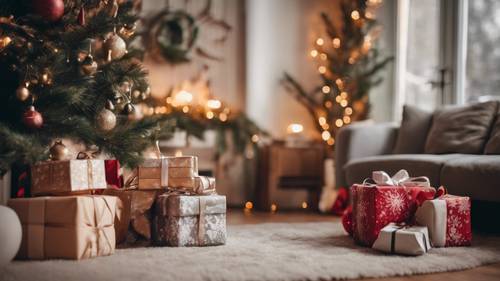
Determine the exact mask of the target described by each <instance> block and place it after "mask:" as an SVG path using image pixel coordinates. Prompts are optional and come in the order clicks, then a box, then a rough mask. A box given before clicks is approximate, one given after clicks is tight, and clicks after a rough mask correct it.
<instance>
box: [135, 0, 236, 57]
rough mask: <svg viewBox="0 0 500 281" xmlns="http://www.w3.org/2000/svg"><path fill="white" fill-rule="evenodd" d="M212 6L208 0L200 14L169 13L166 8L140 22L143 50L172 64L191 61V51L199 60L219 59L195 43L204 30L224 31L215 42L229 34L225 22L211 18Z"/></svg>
mask: <svg viewBox="0 0 500 281" xmlns="http://www.w3.org/2000/svg"><path fill="white" fill-rule="evenodd" d="M186 1H188V0H186ZM211 7H212V1H211V0H207V1H206V4H205V6H204V8H203V9H202V10H201V12H199V13H198V14H197V15H193V14H191V13H189V12H188V11H187V10H171V9H170V7H169V5H167V7H166V8H165V9H163V10H161V11H160V12H158V13H157V14H155V15H152V16H150V17H147V18H145V19H143V21H144V26H145V32H144V33H143V34H142V40H143V44H144V46H145V48H146V50H147V51H148V52H149V53H150V54H151V56H152V57H153V58H154V59H156V60H157V61H166V62H169V63H172V64H178V63H185V62H189V61H191V57H192V56H193V52H194V54H195V55H198V56H200V57H202V58H206V59H210V60H219V61H220V60H222V59H221V58H219V57H216V56H214V55H212V54H210V53H209V52H207V51H206V50H205V49H204V48H203V47H202V46H200V45H198V44H197V43H198V38H199V34H200V32H201V30H202V29H203V27H208V26H213V27H215V28H220V29H222V30H223V32H222V36H221V37H219V38H213V39H212V40H213V41H214V42H215V43H224V42H225V41H226V39H227V35H228V33H229V31H231V26H230V25H229V24H228V23H227V22H225V21H224V20H221V19H216V18H215V17H214V16H213V15H212V13H211Z"/></svg>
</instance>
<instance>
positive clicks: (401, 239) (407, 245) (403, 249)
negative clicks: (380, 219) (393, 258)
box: [372, 223, 431, 256]
mask: <svg viewBox="0 0 500 281" xmlns="http://www.w3.org/2000/svg"><path fill="white" fill-rule="evenodd" d="M372 248H373V249H376V250H379V251H382V252H386V253H390V254H402V255H410V256H418V255H423V254H425V253H427V251H429V249H430V248H431V242H430V240H429V232H428V229H427V227H426V226H405V225H398V224H395V223H390V224H388V225H387V226H386V227H384V228H382V230H381V231H380V234H379V236H378V238H377V240H375V243H373V247H372Z"/></svg>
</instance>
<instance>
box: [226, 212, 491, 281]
mask: <svg viewBox="0 0 500 281" xmlns="http://www.w3.org/2000/svg"><path fill="white" fill-rule="evenodd" d="M227 220H228V221H227V223H228V224H231V225H237V224H258V223H268V222H323V221H331V222H335V221H340V219H339V218H338V217H334V216H327V215H321V214H316V213H312V212H276V213H270V212H255V211H252V212H245V211H243V210H241V209H231V210H229V211H228V217H227ZM376 280H383V281H402V280H404V281H408V280H412V281H443V280H446V281H452V280H453V281H454V280H457V281H462V280H474V281H483V280H485V281H499V280H500V263H498V264H493V265H488V266H481V267H477V268H474V269H470V270H465V271H457V272H447V273H438V274H426V275H414V276H408V277H395V278H381V279H376Z"/></svg>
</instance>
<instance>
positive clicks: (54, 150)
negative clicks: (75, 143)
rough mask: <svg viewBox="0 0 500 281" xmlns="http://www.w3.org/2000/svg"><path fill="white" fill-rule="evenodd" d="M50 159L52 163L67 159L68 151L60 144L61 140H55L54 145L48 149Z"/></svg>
mask: <svg viewBox="0 0 500 281" xmlns="http://www.w3.org/2000/svg"><path fill="white" fill-rule="evenodd" d="M49 152H50V159H52V160H54V161H61V160H67V159H69V150H68V148H67V147H66V146H65V145H64V143H62V140H57V141H56V142H54V145H52V146H51V147H50V151H49Z"/></svg>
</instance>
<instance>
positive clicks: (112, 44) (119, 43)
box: [104, 33, 127, 60]
mask: <svg viewBox="0 0 500 281" xmlns="http://www.w3.org/2000/svg"><path fill="white" fill-rule="evenodd" d="M104 49H105V50H106V52H107V54H108V60H109V59H112V60H115V59H120V58H121V57H123V56H124V55H125V54H126V53H127V44H126V43H125V41H124V40H123V39H122V38H121V37H120V36H118V34H116V33H113V34H112V35H111V36H109V37H108V39H106V41H104Z"/></svg>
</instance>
